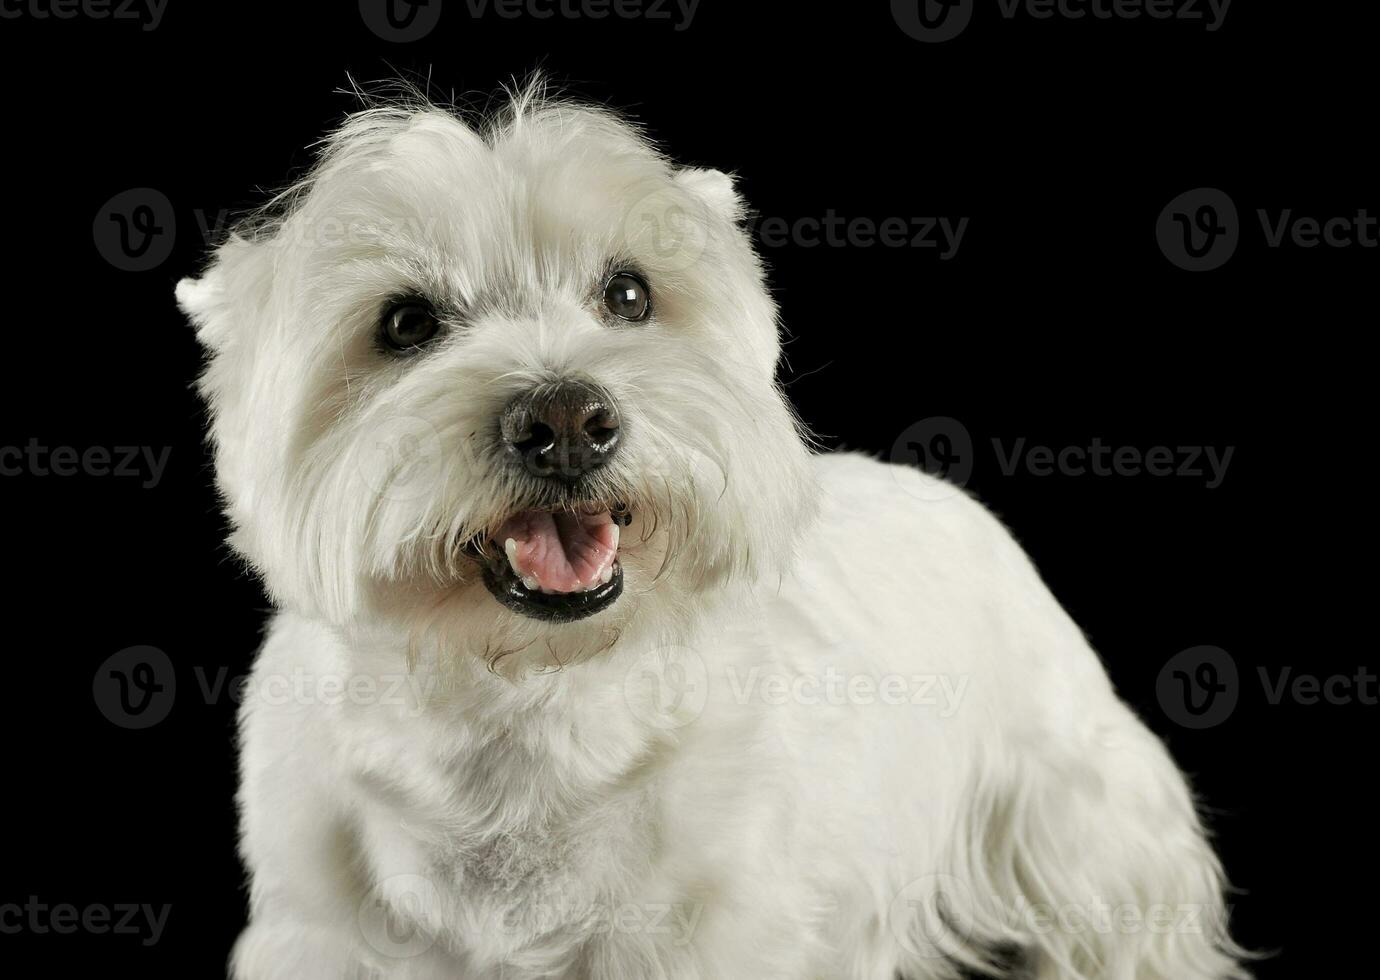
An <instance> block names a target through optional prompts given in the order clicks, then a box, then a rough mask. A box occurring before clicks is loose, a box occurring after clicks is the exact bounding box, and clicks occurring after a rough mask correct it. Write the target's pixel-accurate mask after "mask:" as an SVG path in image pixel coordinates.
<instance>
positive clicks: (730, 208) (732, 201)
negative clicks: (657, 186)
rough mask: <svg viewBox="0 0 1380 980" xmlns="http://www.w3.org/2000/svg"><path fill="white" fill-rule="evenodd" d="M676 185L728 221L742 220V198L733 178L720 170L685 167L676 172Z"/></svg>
mask: <svg viewBox="0 0 1380 980" xmlns="http://www.w3.org/2000/svg"><path fill="white" fill-rule="evenodd" d="M676 183H678V184H680V186H681V187H683V188H685V189H686V190H688V191H689V192H690V193H691V194H694V195H695V196H696V197H697V198H699V199H700V200H701V201H703V202H704V203H705V204H707V205H709V207H710V208H712V209H713V210H714V211H716V212H717V213H719V214H722V215H723V216H724V217H726V218H728V220H729V221H733V222H737V221H739V220H741V219H742V217H743V210H744V205H743V198H742V196H741V195H740V194H739V193H738V190H737V188H735V187H734V186H733V177H732V176H731V175H729V174H726V173H724V172H723V171H722V170H708V169H702V168H699V167H685V168H683V169H681V170H679V171H677V172H676Z"/></svg>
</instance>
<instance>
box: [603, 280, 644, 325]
mask: <svg viewBox="0 0 1380 980" xmlns="http://www.w3.org/2000/svg"><path fill="white" fill-rule="evenodd" d="M619 276H627V277H628V278H629V279H635V280H637V284H638V285H639V286H641V287H642V293H643V295H645V296H646V297H647V305H646V306H645V307H644V308H643V310H642V312H641V313H640V314H639V315H637V316H624V315H623V314H621V313H619V312H617V311H616V310H614V309H613V308H612V307H611V306H609V302H608V295H609V286H611V285H612V284H613V281H614V280H615V279H617V278H618V277H619ZM599 301H600V302H601V303H603V304H604V309H606V310H608V311H609V313H610V314H612V315H613V316H615V317H617V318H618V319H620V320H622V321H624V322H625V323H643V322H645V321H647V320H650V319H651V318H652V306H653V304H652V287H651V286H649V285H648V284H647V277H646V276H644V275H643V274H642V273H641V272H639V271H637V270H636V269H626V268H624V269H614V270H613V271H612V272H610V273H609V274H608V275H607V276H605V277H604V285H603V288H602V289H600V291H599Z"/></svg>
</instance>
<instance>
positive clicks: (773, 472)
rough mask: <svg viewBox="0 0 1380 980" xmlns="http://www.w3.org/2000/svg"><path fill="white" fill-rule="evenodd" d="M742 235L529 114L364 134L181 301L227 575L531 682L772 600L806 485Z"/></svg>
mask: <svg viewBox="0 0 1380 980" xmlns="http://www.w3.org/2000/svg"><path fill="white" fill-rule="evenodd" d="M740 209H741V202H740V201H739V199H738V197H737V195H736V193H735V191H734V189H733V186H732V183H731V181H730V179H729V178H728V177H726V176H725V175H724V174H721V173H718V172H715V171H709V170H698V169H680V168H677V167H675V166H673V165H672V164H671V163H670V162H669V161H667V160H666V159H665V158H664V157H663V156H662V155H660V154H659V153H658V152H657V151H656V150H655V149H654V148H652V147H651V146H650V145H649V144H648V143H647V141H646V140H645V139H644V138H642V136H641V135H640V134H639V133H638V132H637V131H636V130H635V129H633V128H632V127H631V126H629V125H628V124H627V123H625V122H623V121H621V120H619V119H617V118H616V117H614V116H612V115H610V114H609V113H606V112H604V111H601V110H596V109H590V108H585V107H580V106H576V105H572V104H569V103H566V102H560V101H552V100H547V99H544V98H542V97H541V96H540V94H539V93H538V92H537V91H535V90H528V91H527V92H525V93H523V94H521V95H519V96H518V97H516V98H515V99H513V100H512V102H511V103H510V104H509V105H508V106H507V107H506V109H505V110H504V111H503V112H502V113H500V114H499V115H498V116H496V117H492V118H486V119H477V120H473V121H467V120H466V119H464V118H463V117H462V116H461V115H459V114H457V113H454V112H451V111H448V110H442V109H438V108H435V107H432V106H429V105H425V104H420V103H413V102H409V103H406V104H398V103H391V104H387V105H376V106H374V107H372V108H369V109H367V110H365V111H362V112H360V113H358V114H356V115H354V116H352V117H351V118H349V119H348V120H347V121H346V123H345V124H344V125H343V126H342V127H341V128H340V129H339V130H338V131H336V132H335V133H334V134H333V135H331V136H330V137H329V139H328V140H327V141H326V143H325V147H324V150H323V152H322V154H321V157H320V160H319V161H318V163H317V165H316V166H315V168H314V169H313V170H312V172H311V173H310V174H309V175H308V176H307V177H306V178H305V179H304V180H302V181H301V182H300V183H299V184H297V185H296V186H294V187H293V188H291V189H290V190H289V191H287V192H286V193H285V194H283V195H281V196H280V197H279V198H278V199H276V200H275V201H274V202H273V203H272V204H271V205H270V206H269V208H267V209H266V211H265V212H264V214H262V215H260V216H257V217H256V218H254V219H251V220H250V221H248V222H246V223H245V224H243V225H241V226H240V227H239V228H238V229H237V231H236V232H235V233H234V234H233V235H232V236H231V237H230V238H229V240H228V241H226V242H225V243H224V244H223V245H221V246H220V247H219V248H218V249H217V250H216V252H215V255H214V258H213V261H212V262H211V264H210V265H209V267H208V268H207V269H206V271H205V273H204V275H203V276H202V277H201V278H200V279H196V280H191V279H188V280H184V281H183V282H182V283H181V284H180V285H179V286H178V291H177V294H178V300H179V302H180V303H181V305H182V308H183V309H184V310H185V311H186V313H187V314H188V315H189V316H190V317H191V319H192V320H193V321H194V323H195V324H196V325H197V327H198V328H199V336H200V338H201V339H202V341H203V343H204V344H205V346H206V348H207V350H208V352H209V363H208V366H207V369H206V371H205V374H204V376H203V378H202V380H201V390H202V392H203V394H204V396H205V397H206V399H207V402H208V404H209V406H210V411H211V418H212V425H211V436H212V442H213V445H214V448H215V456H216V469H217V478H218V483H219V486H220V489H221V492H222V495H223V497H224V501H225V506H226V509H227V512H228V515H229V518H230V521H231V524H232V527H233V532H232V535H231V542H232V544H233V546H234V547H235V549H236V550H237V551H239V552H240V553H241V554H242V555H243V556H245V557H246V558H247V559H248V560H249V561H250V562H251V563H252V565H253V566H254V567H255V568H256V569H257V570H258V571H259V572H260V573H261V574H262V576H263V577H264V579H265V581H266V583H267V585H268V588H269V589H270V591H271V593H272V594H273V596H274V598H275V599H276V600H277V601H278V602H279V603H280V604H281V605H283V606H285V607H288V608H294V609H299V610H302V611H304V612H307V613H309V614H311V615H314V616H319V617H322V618H324V619H326V620H328V621H330V622H332V623H335V624H339V625H345V626H349V625H351V624H365V625H374V624H379V623H393V624H398V625H401V626H403V627H404V628H406V629H408V630H410V631H411V632H412V633H413V634H414V636H415V635H416V634H418V633H419V632H426V631H431V630H434V629H437V628H441V629H442V631H443V632H446V633H448V634H449V635H450V636H451V642H457V643H461V644H463V645H466V646H468V647H470V648H471V649H472V650H474V651H475V652H478V653H480V654H481V655H483V656H485V657H487V658H489V659H490V660H493V659H494V658H496V657H499V656H501V655H503V654H508V653H513V652H518V651H529V652H530V651H540V653H539V654H533V655H532V656H531V657H528V658H519V659H520V660H522V659H529V660H531V661H533V662H547V661H549V660H551V659H552V658H554V659H555V660H557V661H560V662H567V661H568V660H569V659H570V658H574V657H579V656H587V655H589V654H590V653H592V652H594V651H596V650H597V649H599V648H601V647H602V646H605V645H607V644H609V643H611V642H612V640H613V639H614V638H615V637H617V636H618V635H619V634H620V633H621V632H622V631H624V630H625V629H627V628H629V627H630V626H631V625H632V624H634V623H640V624H642V625H643V626H645V627H647V628H649V629H651V630H654V631H656V630H662V631H665V630H667V629H669V628H670V627H671V626H673V625H674V624H676V623H677V622H678V621H680V620H682V619H684V618H685V617H686V616H687V615H688V614H690V613H692V612H693V609H694V607H695V603H696V602H697V601H698V598H699V597H701V596H703V595H704V594H705V593H706V592H707V591H709V590H723V589H733V588H735V587H737V588H742V587H746V584H747V583H749V582H752V581H756V580H760V579H761V578H763V577H764V576H766V577H770V576H774V575H775V574H776V573H779V572H780V571H781V570H782V569H783V568H784V567H785V565H786V563H787V562H788V560H789V558H790V555H791V553H792V550H793V548H794V545H795V540H796V536H797V534H798V532H799V530H800V528H801V525H802V523H803V522H804V521H805V520H806V518H807V516H808V513H809V510H810V508H811V505H812V494H811V492H810V486H811V484H810V477H809V474H808V468H807V466H806V457H807V450H806V448H805V446H804V444H803V442H802V440H801V436H800V432H799V429H798V426H797V424H796V420H795V417H794V415H793V413H792V411H791V409H790V407H789V405H788V404H787V402H786V401H785V399H784V398H783V396H782V394H781V392H780V390H779V388H778V387H777V385H776V383H775V380H774V376H775V370H776V363H777V359H778V355H779V344H778V337H777V325H776V317H775V308H774V306H773V304H772V302H771V299H770V298H769V296H768V295H767V292H766V289H765V287H764V284H763V274H762V269H761V265H760V263H759V261H758V260H757V257H756V255H755V254H754V252H753V249H752V246H751V244H750V243H749V241H748V240H747V236H746V235H745V233H744V232H743V230H742V229H741V228H740V226H739V224H738V219H739V217H740ZM456 624H463V625H462V626H457V625H456ZM448 625H449V626H451V627H454V628H453V629H450V630H446V629H444V628H445V627H446V626H448Z"/></svg>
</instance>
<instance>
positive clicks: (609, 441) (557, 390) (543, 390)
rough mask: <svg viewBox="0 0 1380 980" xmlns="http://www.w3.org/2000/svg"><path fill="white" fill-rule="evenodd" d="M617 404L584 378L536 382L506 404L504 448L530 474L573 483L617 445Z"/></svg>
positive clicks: (502, 420)
mask: <svg viewBox="0 0 1380 980" xmlns="http://www.w3.org/2000/svg"><path fill="white" fill-rule="evenodd" d="M620 424H621V421H620V419H619V416H618V408H617V406H616V405H615V404H614V401H613V398H612V396H610V395H609V393H608V392H606V391H604V390H603V389H602V388H600V387H597V386H596V385H593V384H590V383H588V382H585V381H558V382H554V383H550V384H543V385H538V386H537V387H535V388H533V389H531V390H530V391H527V392H524V393H523V394H521V395H519V396H518V397H516V398H514V399H513V400H512V401H511V402H509V403H508V407H507V408H505V409H504V410H503V415H502V417H501V418H500V420H499V434H500V436H501V437H502V440H503V447H504V449H505V451H506V452H507V453H508V454H509V455H510V456H512V457H514V458H515V459H517V460H519V461H520V462H521V464H522V466H523V468H524V469H525V470H526V471H527V472H528V473H530V474H531V475H532V476H535V477H539V478H541V479H557V480H564V481H566V482H568V483H569V482H574V481H576V480H578V479H579V478H580V477H582V476H584V475H586V474H587V473H591V472H593V471H594V470H597V469H598V468H599V467H601V466H603V465H604V464H605V463H607V462H608V461H609V460H610V459H611V458H612V457H613V454H614V453H615V452H616V451H617V449H618V442H619V435H620V432H619V426H620Z"/></svg>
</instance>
